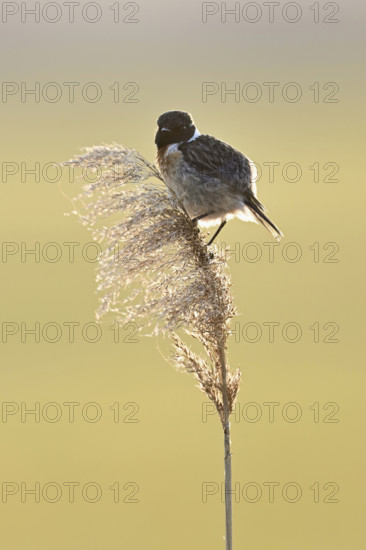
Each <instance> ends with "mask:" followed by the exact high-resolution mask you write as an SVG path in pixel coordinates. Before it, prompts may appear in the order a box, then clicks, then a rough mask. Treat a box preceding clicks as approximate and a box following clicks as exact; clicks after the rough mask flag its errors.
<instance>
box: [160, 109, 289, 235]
mask: <svg viewBox="0 0 366 550" xmlns="http://www.w3.org/2000/svg"><path fill="white" fill-rule="evenodd" d="M157 124H158V131H157V132H156V136H155V144H156V146H157V149H158V152H157V158H156V161H157V165H158V167H159V170H160V172H161V174H162V176H163V178H164V180H165V182H166V184H167V186H168V187H169V188H170V189H171V190H172V191H173V192H174V193H175V195H176V196H177V197H178V199H179V200H180V202H181V203H182V204H183V206H184V208H185V210H186V212H187V214H188V215H189V217H190V218H191V219H192V220H193V221H194V222H199V223H200V224H202V225H205V226H210V225H213V224H217V223H220V226H219V228H218V230H217V231H216V233H215V234H214V235H213V237H212V238H211V239H210V241H209V242H208V245H210V244H212V242H213V241H214V239H215V238H216V237H217V235H218V234H219V232H220V231H221V229H222V228H223V227H224V225H225V224H226V222H227V221H228V220H229V219H232V218H234V217H238V218H240V219H241V220H244V221H253V222H260V223H261V224H263V225H264V227H266V229H268V230H269V231H270V232H271V233H272V235H273V236H274V237H275V238H276V239H280V238H281V237H282V236H283V235H282V233H281V231H280V230H279V229H278V227H276V226H275V224H274V223H273V222H272V221H271V220H270V219H269V218H268V217H267V216H266V215H265V213H264V212H265V208H264V206H263V205H262V204H261V203H260V202H259V200H258V199H257V197H256V194H257V190H256V177H257V170H256V168H255V165H254V164H253V162H252V161H251V160H250V159H248V158H247V157H246V156H245V155H243V154H242V153H240V151H237V150H236V149H234V148H233V147H231V146H230V145H228V144H227V143H225V142H223V141H220V140H219V139H216V138H215V137H213V136H210V135H206V134H205V135H203V134H200V132H199V131H198V130H197V128H196V127H195V125H194V122H193V120H192V117H191V115H190V114H189V113H185V112H183V111H168V112H166V113H164V114H162V115H161V116H160V117H159V118H158V120H157Z"/></svg>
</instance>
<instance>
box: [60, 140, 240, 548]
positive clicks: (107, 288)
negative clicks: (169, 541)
mask: <svg viewBox="0 0 366 550" xmlns="http://www.w3.org/2000/svg"><path fill="white" fill-rule="evenodd" d="M66 164H73V165H76V166H80V167H88V170H90V169H92V170H94V171H95V172H96V174H97V175H98V177H97V181H96V182H95V183H92V184H89V185H86V186H85V187H84V191H83V192H82V193H81V194H80V195H79V196H78V197H76V199H75V201H76V203H77V204H78V207H77V208H76V210H75V211H74V213H75V214H77V215H78V216H79V218H80V220H81V221H82V223H83V224H84V225H86V226H87V227H88V229H90V230H91V231H92V233H93V237H94V239H96V240H98V241H99V242H100V243H101V244H102V246H103V255H102V257H101V258H100V261H99V265H98V271H97V281H98V291H99V292H100V294H101V297H100V306H99V308H98V311H97V317H98V318H99V317H100V316H102V315H103V314H105V313H107V312H113V314H114V315H115V316H116V318H117V320H118V321H121V322H126V321H130V320H134V321H135V322H138V323H139V325H140V326H144V327H145V329H148V328H149V329H150V334H151V333H153V334H161V333H163V334H167V335H168V336H169V337H170V338H171V340H172V342H173V346H174V353H173V355H172V362H173V363H174V364H175V365H176V366H177V367H178V368H179V369H181V370H185V371H187V372H190V373H192V374H193V375H194V377H195V378H196V380H197V382H198V387H199V388H200V389H201V390H202V391H203V392H204V393H205V394H206V395H207V396H208V398H209V399H210V400H212V401H213V403H214V404H215V406H216V409H217V412H218V414H219V417H220V419H221V423H222V426H223V430H224V445H225V495H226V497H225V506H226V550H231V549H232V497H231V452H230V422H229V416H230V414H231V412H232V411H233V408H234V403H235V398H236V395H237V393H238V390H239V382H240V371H239V370H237V371H235V372H234V373H233V372H231V371H230V369H229V367H228V364H227V360H226V349H227V338H228V336H229V334H230V331H229V321H230V319H231V318H232V317H233V316H234V314H235V310H234V306H233V302H232V297H231V294H230V291H229V289H230V280H229V277H228V275H227V273H226V268H227V266H226V262H225V259H224V257H223V255H220V254H217V253H215V252H211V251H208V250H207V246H206V243H205V242H204V240H203V238H202V235H201V233H200V232H199V230H198V228H197V227H196V226H195V225H194V224H193V222H192V221H191V220H190V218H189V216H188V215H187V214H186V212H185V210H184V208H183V207H182V206H181V205H180V204H179V202H178V200H177V197H176V196H175V195H174V194H173V193H172V192H171V191H170V190H169V189H167V188H166V186H164V185H162V183H164V180H163V178H162V176H161V175H160V173H159V171H158V170H157V168H156V167H155V166H153V165H152V164H150V163H149V162H148V161H147V160H145V159H144V158H143V157H142V156H141V155H140V154H139V153H138V152H136V151H134V150H131V149H127V148H125V147H122V146H120V145H112V146H102V147H91V148H87V149H86V153H85V154H84V155H81V156H78V157H76V158H75V159H73V160H71V161H69V162H68V163H66ZM152 178H155V179H157V180H159V184H158V185H157V184H156V183H155V185H154V184H152V183H149V182H148V180H151V179H152ZM137 184H138V185H137ZM113 218H116V220H115V221H113ZM98 222H99V223H98ZM101 222H103V223H104V225H101ZM126 287H132V288H131V289H130V292H129V294H128V296H127V297H123V296H122V289H126ZM180 328H184V330H185V332H186V333H187V334H188V335H190V336H192V337H194V338H196V339H198V340H199V342H200V343H201V344H202V346H203V349H204V351H205V354H204V355H203V356H202V355H197V354H196V353H194V352H193V351H192V350H191V349H190V347H189V346H188V345H187V344H186V343H185V342H184V341H183V340H182V338H181V337H180V336H178V334H177V331H178V329H180Z"/></svg>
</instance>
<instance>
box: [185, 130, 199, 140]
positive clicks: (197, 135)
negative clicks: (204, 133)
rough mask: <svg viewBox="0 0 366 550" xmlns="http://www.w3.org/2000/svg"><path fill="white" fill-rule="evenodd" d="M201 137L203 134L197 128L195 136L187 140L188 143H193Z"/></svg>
mask: <svg viewBox="0 0 366 550" xmlns="http://www.w3.org/2000/svg"><path fill="white" fill-rule="evenodd" d="M200 135H201V132H199V131H198V130H197V128H196V130H195V132H194V134H193V136H192V137H191V139H188V140H187V143H188V141H193V140H194V139H197V138H198V137H199V136H200Z"/></svg>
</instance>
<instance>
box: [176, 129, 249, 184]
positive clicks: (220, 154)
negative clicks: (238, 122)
mask: <svg viewBox="0 0 366 550" xmlns="http://www.w3.org/2000/svg"><path fill="white" fill-rule="evenodd" d="M178 149H179V150H180V151H181V152H182V153H183V159H184V161H185V162H186V165H187V166H189V167H190V168H191V169H193V170H195V171H196V172H197V173H199V174H200V177H201V178H202V181H208V180H209V179H215V180H220V181H222V183H224V184H226V185H228V186H229V187H231V188H232V189H235V190H236V191H239V193H240V192H243V193H244V192H246V191H248V189H251V187H252V184H253V181H254V175H253V172H252V168H251V164H250V161H249V160H248V159H247V158H246V157H245V156H244V155H243V154H242V153H240V152H239V151H237V150H236V149H234V148H233V147H231V146H230V145H228V144H227V143H225V142H223V141H220V140H219V139H216V138H214V137H212V136H208V135H200V136H199V137H198V138H196V139H194V140H192V141H187V142H184V143H182V144H181V145H179V147H178Z"/></svg>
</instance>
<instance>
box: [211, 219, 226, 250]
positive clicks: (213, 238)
mask: <svg viewBox="0 0 366 550" xmlns="http://www.w3.org/2000/svg"><path fill="white" fill-rule="evenodd" d="M225 224H226V220H224V221H223V222H221V224H220V227H219V228H218V230H217V231H216V233H215V234H214V235H213V236H212V237H211V239H210V240H209V241H208V243H207V246H210V244H212V243H213V242H214V240H215V239H216V237H217V235H218V234H219V233H220V231H221V229H222V228H223V227H224V225H225Z"/></svg>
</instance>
